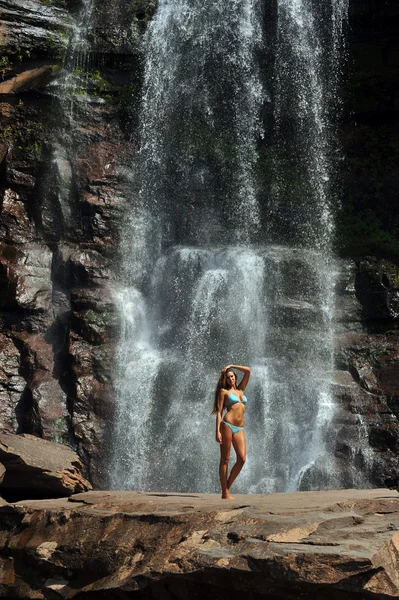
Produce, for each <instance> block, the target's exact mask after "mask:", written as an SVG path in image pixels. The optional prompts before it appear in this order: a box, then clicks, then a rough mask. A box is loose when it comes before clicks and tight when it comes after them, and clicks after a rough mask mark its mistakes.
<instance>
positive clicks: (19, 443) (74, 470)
mask: <svg viewBox="0 0 399 600" xmlns="http://www.w3.org/2000/svg"><path fill="white" fill-rule="evenodd" d="M0 460H1V462H2V463H3V464H4V466H5V468H6V473H5V477H4V481H3V483H2V485H1V493H2V495H3V496H4V497H5V498H14V499H15V498H50V497H53V498H57V497H63V496H70V495H71V494H74V493H77V492H83V491H86V490H90V489H91V485H90V483H89V482H88V481H87V480H86V479H85V478H84V477H83V474H82V463H81V461H80V459H79V457H78V455H77V454H76V453H75V452H74V451H73V450H72V449H71V448H69V447H68V446H64V445H62V444H54V443H53V442H49V441H47V440H42V439H40V438H37V437H35V436H33V435H28V434H22V435H14V434H7V433H2V434H0Z"/></svg>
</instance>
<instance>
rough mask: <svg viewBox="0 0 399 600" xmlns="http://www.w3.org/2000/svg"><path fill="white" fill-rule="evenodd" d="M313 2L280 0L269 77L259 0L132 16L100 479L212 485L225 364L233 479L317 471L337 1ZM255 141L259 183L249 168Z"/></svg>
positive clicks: (327, 401) (273, 484)
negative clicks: (241, 402)
mask: <svg viewBox="0 0 399 600" xmlns="http://www.w3.org/2000/svg"><path fill="white" fill-rule="evenodd" d="M314 5H315V3H314V2H311V1H310V0H308V1H307V2H305V0H303V1H300V0H279V1H278V19H277V23H276V36H275V38H276V41H277V47H276V55H275V63H274V64H275V73H272V74H270V73H268V76H265V72H264V70H262V64H261V55H262V52H261V49H262V47H263V46H264V45H265V44H270V45H272V44H273V41H272V40H269V39H266V37H267V36H266V35H265V34H264V31H263V30H264V18H267V15H264V10H265V9H262V4H261V2H260V1H257V0H241V1H238V0H231V1H230V2H224V1H221V2H218V3H215V2H213V1H212V0H202V2H198V1H191V2H190V3H188V2H187V1H185V0H160V2H159V5H158V8H157V12H156V13H155V16H154V19H153V21H152V22H151V23H150V25H149V27H148V30H147V32H146V35H145V39H144V44H143V52H144V56H145V73H144V82H143V92H142V107H141V114H140V119H141V121H140V122H141V125H140V131H139V137H138V140H137V141H138V143H139V147H140V152H139V154H138V157H137V160H136V162H135V164H134V166H133V177H132V185H131V205H130V208H129V213H128V214H127V217H126V223H125V227H124V230H123V232H122V241H121V248H122V253H123V256H124V259H123V264H122V265H121V272H120V286H119V288H118V289H116V291H115V301H116V304H117V307H118V311H119V315H120V324H121V326H120V341H119V347H118V353H117V372H116V374H115V378H116V386H117V407H116V414H115V423H114V432H113V439H114V444H113V448H112V462H111V468H110V471H111V482H110V483H111V486H112V487H114V488H126V489H138V490H158V491H160V490H163V491H202V492H211V491H216V490H218V489H219V483H218V476H217V466H218V461H219V456H218V454H219V450H218V446H217V444H216V442H215V425H214V418H213V417H212V418H211V417H210V411H211V408H212V404H213V399H212V396H213V391H214V387H215V385H216V381H217V377H218V372H219V370H220V368H221V367H222V366H223V365H224V364H226V363H229V362H233V363H234V362H235V363H237V364H249V365H251V366H252V368H253V370H252V376H251V381H250V384H249V386H248V389H247V392H246V394H247V396H248V398H249V401H248V405H247V413H246V434H247V445H248V461H247V464H246V466H245V469H244V470H243V472H242V474H241V475H240V477H239V479H238V480H237V484H236V485H235V490H236V491H242V492H248V491H249V492H253V493H257V492H272V491H286V490H293V489H296V488H297V487H298V486H302V487H311V486H314V487H316V486H325V485H329V482H330V480H329V473H328V470H329V466H328V464H327V463H328V460H327V458H326V457H327V451H328V449H329V448H328V435H329V433H328V432H329V424H330V421H331V417H332V414H333V411H334V406H333V402H332V399H331V393H330V371H331V370H332V356H333V342H332V339H333V325H332V322H333V300H334V298H333V285H334V269H333V261H332V259H331V248H330V246H331V235H332V231H333V224H332V216H331V202H332V200H331V198H332V188H331V186H330V180H331V177H332V170H333V160H332V158H331V152H332V149H333V147H334V139H333V138H334V135H333V127H332V121H331V118H330V117H331V112H332V106H333V96H334V93H335V90H336V85H337V81H338V70H339V46H340V44H339V38H340V36H341V30H340V28H341V23H342V19H343V17H344V10H343V9H342V11H341V12H339V11H338V9H337V6H336V2H335V0H331V6H330V7H329V10H324V12H323V11H320V10H319V9H318V7H317V6H316V7H315V6H314ZM340 6H343V2H342V1H341V3H340ZM322 12H323V14H321V13H322ZM321 17H322V19H323V20H322V23H323V25H322V26H320V27H319V18H321ZM332 32H333V33H332ZM324 43H328V53H327V54H328V57H327V58H326V61H327V62H329V65H328V66H327V65H326V62H325V60H324V59H323V57H322V56H321V54H320V50H321V48H322V47H323V44H324ZM332 67H333V68H332ZM330 72H331V77H330V76H329V73H330ZM333 80H334V81H333ZM272 100H273V102H272ZM290 102H292V105H291V106H290ZM266 104H267V107H266ZM272 104H273V106H274V114H273V115H272V116H273V119H271V118H270V115H268V116H267V117H266V118H265V116H264V113H265V112H267V109H268V107H270V105H272ZM272 121H273V122H274V123H275V125H274V126H271V125H270V123H271V122H272ZM288 134H290V135H291V134H292V140H291V143H290V140H289V139H288V137H287V136H288ZM265 140H266V141H267V142H268V143H270V145H271V147H272V152H273V161H272V174H273V182H272V185H271V188H270V190H265V189H263V188H262V181H263V179H262V175H260V174H259V152H258V150H259V147H260V146H261V145H262V143H264V141H265ZM288 171H289V172H290V173H291V174H292V178H291V181H293V180H294V179H295V178H297V180H298V181H299V183H300V184H301V185H300V186H296V187H295V189H291V187H290V182H289V181H288V179H289V178H288ZM295 190H296V193H294V192H295ZM316 467H317V469H316ZM316 470H317V475H315V473H316Z"/></svg>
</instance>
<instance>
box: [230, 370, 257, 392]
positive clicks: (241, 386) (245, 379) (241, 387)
mask: <svg viewBox="0 0 399 600" xmlns="http://www.w3.org/2000/svg"><path fill="white" fill-rule="evenodd" d="M229 369H237V370H238V371H241V372H242V373H244V377H243V378H242V379H241V381H240V383H239V385H238V386H237V387H238V389H239V390H243V391H244V390H245V388H246V387H247V385H248V381H249V378H250V376H251V369H250V367H245V366H242V365H228V366H227V367H226V371H228V370H229Z"/></svg>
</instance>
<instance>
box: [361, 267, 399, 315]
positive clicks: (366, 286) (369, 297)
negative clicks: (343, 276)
mask: <svg viewBox="0 0 399 600" xmlns="http://www.w3.org/2000/svg"><path fill="white" fill-rule="evenodd" d="M391 268H392V267H391ZM355 287H356V297H357V299H358V300H359V302H360V303H361V305H362V308H363V316H364V319H366V320H369V319H395V318H397V317H398V316H399V288H398V287H397V285H396V283H395V281H394V280H393V277H392V275H391V273H390V265H389V263H387V262H386V261H382V260H377V259H367V260H363V261H360V262H359V264H358V269H357V273H356V279H355Z"/></svg>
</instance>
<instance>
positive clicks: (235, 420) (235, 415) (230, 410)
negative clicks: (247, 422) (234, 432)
mask: <svg viewBox="0 0 399 600" xmlns="http://www.w3.org/2000/svg"><path fill="white" fill-rule="evenodd" d="M225 392H226V393H225V399H224V408H226V410H227V412H226V413H225V415H224V417H223V420H224V421H226V422H227V423H230V424H231V425H235V426H236V427H244V413H245V404H246V402H247V399H246V397H245V395H244V392H243V391H242V390H237V389H233V390H225Z"/></svg>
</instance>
